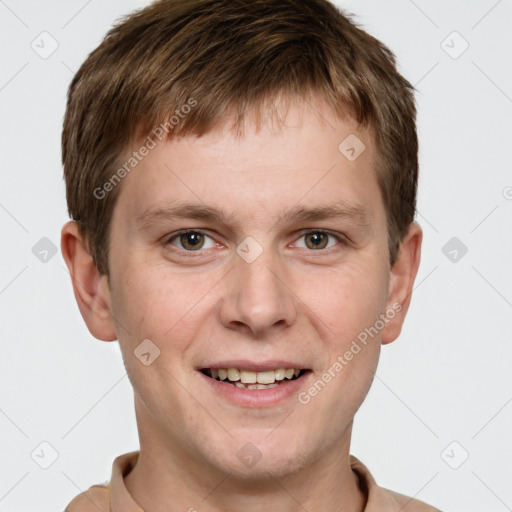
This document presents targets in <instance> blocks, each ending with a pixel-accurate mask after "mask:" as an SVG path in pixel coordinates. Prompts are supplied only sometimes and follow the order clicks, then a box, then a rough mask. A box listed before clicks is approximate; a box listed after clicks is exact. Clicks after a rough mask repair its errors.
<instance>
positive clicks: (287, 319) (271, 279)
mask: <svg viewBox="0 0 512 512" xmlns="http://www.w3.org/2000/svg"><path fill="white" fill-rule="evenodd" d="M234 266H235V268H233V270H232V271H231V272H229V273H228V275H227V276H226V280H225V289H224V294H223V297H222V303H221V306H220V319H221V322H222V324H223V325H224V326H225V327H226V328H228V329H235V330H240V331H243V332H244V334H247V333H249V334H252V336H253V337H265V336H269V334H273V333H274V331H276V330H279V329H283V328H286V327H290V326H291V325H292V324H293V323H294V322H295V319H296V316H297V300H296V298H295V296H294V293H293V291H292V283H291V279H290V277H289V276H288V274H287V272H286V268H285V266H284V263H283V262H282V261H281V260H279V258H278V257H277V256H275V255H274V254H272V251H271V250H270V249H264V250H263V252H262V253H261V254H260V255H259V257H258V258H257V259H256V260H255V261H252V262H250V263H249V262H247V261H245V260H244V259H243V258H242V257H239V256H238V255H236V256H235V262H234Z"/></svg>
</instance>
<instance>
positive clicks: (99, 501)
mask: <svg viewBox="0 0 512 512" xmlns="http://www.w3.org/2000/svg"><path fill="white" fill-rule="evenodd" d="M139 453H140V452H139V451H135V452H130V453H125V454H124V455H120V456H119V457H117V458H116V459H115V460H114V463H113V464H112V477H111V479H110V482H109V483H108V485H93V486H92V487H90V488H89V489H88V490H87V491H85V492H83V493H81V494H79V495H78V496H77V497H76V498H75V499H74V500H73V501H72V502H71V503H70V504H69V505H68V506H67V507H66V510H65V512H144V511H143V510H142V509H141V508H140V507H139V505H137V503H135V501H134V499H133V498H132V497H131V495H130V493H129V492H128V489H127V488H126V486H125V485H124V480H123V477H125V476H126V475H128V473H129V472H130V471H131V470H132V469H133V467H134V466H135V464H136V462H137V459H138V457H139ZM350 465H351V467H352V470H353V471H354V472H355V473H356V474H357V476H358V477H359V486H360V488H361V490H362V491H363V492H364V493H365V494H366V496H367V503H366V507H365V509H364V511H365V512H440V511H439V509H436V508H434V507H431V506H430V505H427V504H426V503H423V502H422V501H418V500H415V499H413V498H408V497H407V496H404V495H403V494H398V493H396V492H393V491H389V490H387V489H383V488H382V487H379V486H378V485H377V484H376V483H375V480H374V479H373V477H372V475H371V474H370V472H369V471H368V469H367V468H366V467H365V466H364V465H363V464H362V463H361V462H359V460H357V459H356V458H355V457H353V456H350Z"/></svg>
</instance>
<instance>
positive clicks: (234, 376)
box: [228, 368, 240, 382]
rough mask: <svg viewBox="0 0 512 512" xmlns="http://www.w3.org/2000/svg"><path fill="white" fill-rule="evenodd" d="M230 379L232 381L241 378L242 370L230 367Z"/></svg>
mask: <svg viewBox="0 0 512 512" xmlns="http://www.w3.org/2000/svg"><path fill="white" fill-rule="evenodd" d="M228 379H229V380H230V381H231V382H236V381H237V380H240V372H239V371H238V370H237V369H236V368H228Z"/></svg>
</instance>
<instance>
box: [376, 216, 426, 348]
mask: <svg viewBox="0 0 512 512" xmlns="http://www.w3.org/2000/svg"><path fill="white" fill-rule="evenodd" d="M422 239H423V232H422V230H421V227H420V226H419V224H417V223H416V222H413V223H412V224H411V225H410V226H409V230H408V231H407V234H406V235H405V237H404V239H403V241H402V243H401V245H400V250H399V252H398V257H397V259H396V261H395V264H394V265H393V267H392V268H391V270H390V279H389V292H388V300H387V308H386V311H394V313H395V314H394V316H393V317H392V318H391V315H388V316H389V317H390V318H389V321H388V322H387V323H386V325H385V327H384V329H383V330H382V332H381V342H382V344H383V345H386V344H387V343H391V342H392V341H394V340H396V339H397V338H398V336H399V334H400V331H401V330H402V325H403V323H404V320H405V315H406V314H407V310H408V309H409V304H410V302H411V295H412V289H413V286H414V280H415V279H416V274H417V273H418V267H419V265H420V255H421V242H422Z"/></svg>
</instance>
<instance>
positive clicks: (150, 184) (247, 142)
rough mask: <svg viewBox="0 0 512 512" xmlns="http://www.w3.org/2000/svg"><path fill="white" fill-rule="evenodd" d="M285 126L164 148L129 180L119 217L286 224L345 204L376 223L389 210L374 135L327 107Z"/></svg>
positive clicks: (292, 110) (297, 113) (290, 112)
mask: <svg viewBox="0 0 512 512" xmlns="http://www.w3.org/2000/svg"><path fill="white" fill-rule="evenodd" d="M281 119H282V122H281V123H279V125H275V124H272V123H266V124H263V125H262V126H259V127H257V126H256V123H252V124H251V122H250V120H249V121H246V123H245V125H244V131H243V133H242V135H240V136H239V135H236V134H235V133H234V132H233V130H231V129H230V126H229V124H228V123H225V124H224V125H220V126H218V127H216V128H215V129H214V130H212V131H210V132H209V133H207V134H205V135H203V136H201V137H196V136H185V137H182V138H173V139H170V140H169V141H167V142H163V141H157V143H156V145H155V146H154V147H152V149H150V150H149V151H147V152H145V153H146V154H145V156H144V157H143V158H142V159H141V160H140V162H139V163H138V164H137V165H136V166H135V167H134V169H133V170H132V171H131V172H130V173H129V175H128V176H127V177H126V178H124V180H123V183H122V190H121V193H120V197H119V199H118V205H117V206H116V209H115V213H116V212H117V211H120V212H121V213H120V214H122V215H123V216H129V217H130V218H133V219H140V218H141V216H144V215H145V214H146V213H148V212H149V211H151V210H155V209H158V208H159V207H162V206H172V205H173V203H176V204H178V203H179V204H180V206H183V205H186V204H187V203H193V204H196V205H199V204H201V205H202V206H203V207H205V208H211V209H215V210H217V211H223V212H225V213H226V216H229V215H230V216H231V217H236V218H237V219H238V220H240V221H242V220H243V219H244V218H250V217H255V216H259V217H260V218H265V217H266V218H268V219H270V218H271V217H272V216H277V215H279V216H281V217H283V216H284V217H285V216H286V210H287V209H288V208H292V207H295V208H296V207H297V206H298V205H299V206H305V205H310V206H313V205H314V206H315V207H322V206H328V205H331V204H332V203H333V202H340V201H341V202H343V203H344V204H345V205H349V206H350V207H354V209H358V208H360V209H364V210H367V211H368V214H369V215H370V216H371V215H372V214H374V211H375V210H378V209H379V207H381V206H382V204H379V203H380V193H379V190H378V185H377V179H376V174H375V171H374V160H375V154H374V152H375V150H374V144H373V140H372V139H371V137H370V135H369V132H368V131H367V130H365V129H362V128H361V127H360V126H358V125H357V124H356V123H355V122H353V121H351V120H349V119H347V120H340V119H339V118H335V117H334V116H333V115H332V113H331V112H329V110H328V109H327V108H323V107H322V105H321V104H317V105H314V106H313V105H311V104H303V105H293V104H292V105H291V106H289V108H288V109H287V111H286V113H285V114H284V115H283V117H282V118H281ZM143 143H144V141H143V142H142V145H143ZM134 147H135V151H137V148H138V147H139V146H137V145H135V146H134ZM140 147H141V146H140Z"/></svg>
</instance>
